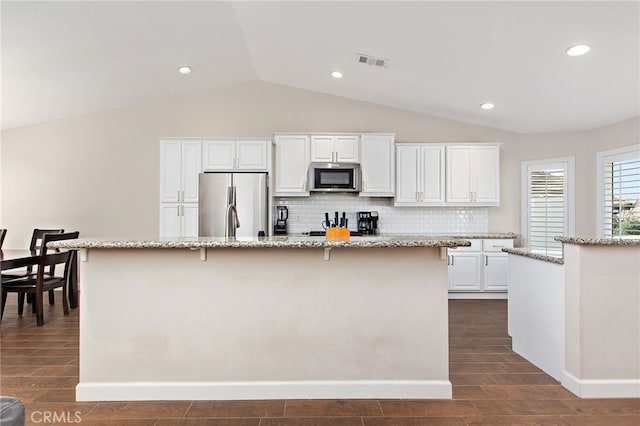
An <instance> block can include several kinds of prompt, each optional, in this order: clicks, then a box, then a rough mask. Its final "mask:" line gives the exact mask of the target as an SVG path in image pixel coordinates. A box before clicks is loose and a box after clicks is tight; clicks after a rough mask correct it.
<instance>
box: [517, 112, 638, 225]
mask: <svg viewBox="0 0 640 426" xmlns="http://www.w3.org/2000/svg"><path fill="white" fill-rule="evenodd" d="M519 139H520V147H519V151H520V160H521V161H525V160H540V159H547V158H557V157H569V156H573V157H575V168H576V170H575V173H576V175H575V180H576V209H575V211H576V217H575V224H576V227H575V229H576V235H595V234H596V154H597V153H598V152H600V151H606V150H609V149H614V148H620V147H623V146H629V145H633V144H638V143H640V117H635V118H632V119H629V120H624V121H621V122H619V123H614V124H611V125H608V126H604V127H601V128H598V129H593V130H590V131H585V132H557V133H537V134H526V135H520V137H519ZM519 231H520V230H519V229H518V230H516V232H519Z"/></svg>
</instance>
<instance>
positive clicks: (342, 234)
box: [325, 227, 351, 241]
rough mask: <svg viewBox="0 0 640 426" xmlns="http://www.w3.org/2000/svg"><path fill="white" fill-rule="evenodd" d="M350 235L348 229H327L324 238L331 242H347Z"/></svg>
mask: <svg viewBox="0 0 640 426" xmlns="http://www.w3.org/2000/svg"><path fill="white" fill-rule="evenodd" d="M350 235H351V233H350V231H349V228H345V227H333V228H327V230H326V232H325V236H326V238H327V240H331V241H348V240H349V237H350Z"/></svg>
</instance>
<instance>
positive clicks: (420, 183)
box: [394, 144, 445, 206]
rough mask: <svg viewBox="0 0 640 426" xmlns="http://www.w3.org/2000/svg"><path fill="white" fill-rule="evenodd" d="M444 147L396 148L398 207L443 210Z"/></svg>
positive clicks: (406, 145) (407, 146)
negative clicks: (439, 208)
mask: <svg viewBox="0 0 640 426" xmlns="http://www.w3.org/2000/svg"><path fill="white" fill-rule="evenodd" d="M444 152H445V148H444V145H437V144H397V145H396V191H395V200H394V205H396V206H441V205H443V203H444V201H445V197H444V164H445V163H444Z"/></svg>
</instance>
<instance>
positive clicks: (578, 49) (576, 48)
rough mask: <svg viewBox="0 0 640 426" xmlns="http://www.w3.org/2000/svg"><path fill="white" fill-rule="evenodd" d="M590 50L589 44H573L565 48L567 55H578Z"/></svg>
mask: <svg viewBox="0 0 640 426" xmlns="http://www.w3.org/2000/svg"><path fill="white" fill-rule="evenodd" d="M590 50H591V46H589V45H587V44H574V45H573V46H571V47H569V48H568V49H567V55H569V56H580V55H584V54H585V53H587V52H588V51H590Z"/></svg>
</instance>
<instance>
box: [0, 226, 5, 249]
mask: <svg viewBox="0 0 640 426" xmlns="http://www.w3.org/2000/svg"><path fill="white" fill-rule="evenodd" d="M6 235H7V230H6V229H0V250H2V243H4V237H5V236H6Z"/></svg>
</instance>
